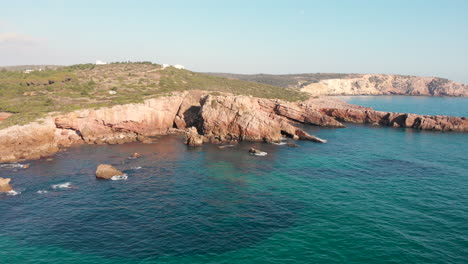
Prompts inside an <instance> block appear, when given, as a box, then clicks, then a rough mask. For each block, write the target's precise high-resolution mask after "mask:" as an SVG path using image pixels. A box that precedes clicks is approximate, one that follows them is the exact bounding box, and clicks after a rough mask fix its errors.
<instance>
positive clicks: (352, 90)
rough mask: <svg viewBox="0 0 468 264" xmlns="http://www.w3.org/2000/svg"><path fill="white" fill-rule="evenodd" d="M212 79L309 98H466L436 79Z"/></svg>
mask: <svg viewBox="0 0 468 264" xmlns="http://www.w3.org/2000/svg"><path fill="white" fill-rule="evenodd" d="M209 74H211V75H215V76H221V77H227V78H231V79H240V80H245V81H251V82H258V83H263V84H269V85H274V86H280V87H285V88H292V89H298V90H301V91H303V92H306V93H309V94H311V95H314V96H317V95H426V96H468V85H467V84H463V83H459V82H454V81H450V80H447V79H444V78H438V77H418V76H406V75H387V74H340V73H304V74H280V75H273V74H230V73H209Z"/></svg>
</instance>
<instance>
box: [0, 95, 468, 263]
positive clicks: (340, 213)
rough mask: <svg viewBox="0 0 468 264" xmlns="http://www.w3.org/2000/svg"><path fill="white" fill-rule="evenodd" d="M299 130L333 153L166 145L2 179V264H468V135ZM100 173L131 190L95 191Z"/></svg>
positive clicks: (110, 150) (95, 152) (308, 147)
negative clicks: (7, 182) (101, 169)
mask: <svg viewBox="0 0 468 264" xmlns="http://www.w3.org/2000/svg"><path fill="white" fill-rule="evenodd" d="M465 102H466V101H465ZM387 107H389V106H387ZM385 110H389V111H391V110H393V109H385ZM307 129H308V131H309V132H311V133H313V134H316V135H318V136H320V137H323V138H326V139H328V140H329V142H328V143H327V144H317V143H312V142H303V141H300V142H297V143H298V144H299V145H300V146H301V148H288V147H287V146H284V145H283V146H277V145H272V144H262V143H243V144H240V145H238V146H236V147H233V148H225V149H218V148H217V147H216V146H212V145H205V146H203V147H201V148H187V147H186V146H185V145H183V144H182V140H181V139H180V138H178V137H174V136H167V137H161V138H160V140H158V141H157V142H156V143H154V144H146V145H145V144H137V143H132V144H126V145H113V146H81V147H77V148H70V149H69V151H67V152H61V153H59V154H57V155H56V157H55V159H54V160H53V161H45V160H39V161H31V162H30V164H31V167H30V168H29V169H25V170H16V171H15V170H12V169H6V168H3V169H0V177H10V178H12V184H13V185H14V187H15V189H16V190H17V191H19V192H21V193H20V194H19V195H16V196H6V195H3V196H0V223H1V225H0V263H104V264H106V263H109V264H110V263H460V264H461V263H467V260H468V165H467V164H468V155H467V149H468V138H467V135H466V134H463V133H439V132H423V131H416V130H410V129H398V128H388V127H370V126H359V125H350V126H348V128H344V129H323V128H316V127H309V128H307ZM251 146H254V147H256V148H259V149H262V150H264V151H267V152H268V155H267V156H265V157H257V156H251V155H249V154H248V153H247V150H248V149H249V148H250V147H251ZM133 152H140V153H142V154H143V157H142V158H140V159H134V160H128V159H126V157H128V156H129V155H131V153H133ZM99 163H110V164H114V165H115V166H117V167H118V168H120V169H122V170H124V172H126V173H127V174H128V180H126V181H99V180H96V179H95V177H94V170H95V168H96V166H97V165H98V164H99ZM138 167H141V168H138ZM67 182H69V183H70V186H69V187H70V188H56V189H54V188H53V187H52V186H53V185H57V184H63V183H67ZM62 186H63V187H66V185H62ZM38 191H47V193H37V192H38Z"/></svg>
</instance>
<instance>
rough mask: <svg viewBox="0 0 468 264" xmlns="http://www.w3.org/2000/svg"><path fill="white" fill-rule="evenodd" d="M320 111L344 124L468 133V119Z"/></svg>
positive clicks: (360, 111) (348, 110)
mask: <svg viewBox="0 0 468 264" xmlns="http://www.w3.org/2000/svg"><path fill="white" fill-rule="evenodd" d="M320 111H321V112H322V113H324V114H326V115H328V116H331V117H334V118H336V119H338V120H340V121H342V122H349V123H358V124H371V125H382V126H392V127H402V128H415V129H421V130H436V131H459V132H466V131H468V119H466V118H464V117H454V116H427V115H416V114H402V113H392V112H382V111H374V110H364V109H340V108H323V109H320Z"/></svg>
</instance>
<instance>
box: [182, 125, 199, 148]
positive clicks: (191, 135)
mask: <svg viewBox="0 0 468 264" xmlns="http://www.w3.org/2000/svg"><path fill="white" fill-rule="evenodd" d="M185 144H186V145H188V146H193V147H198V146H201V145H203V136H201V135H200V134H198V131H197V129H196V128H195V127H190V128H188V129H187V131H186V132H185Z"/></svg>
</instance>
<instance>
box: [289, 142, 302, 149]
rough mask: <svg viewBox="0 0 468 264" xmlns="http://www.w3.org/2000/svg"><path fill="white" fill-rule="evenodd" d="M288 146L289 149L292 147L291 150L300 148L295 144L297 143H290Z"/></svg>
mask: <svg viewBox="0 0 468 264" xmlns="http://www.w3.org/2000/svg"><path fill="white" fill-rule="evenodd" d="M286 145H287V146H288V147H290V148H300V146H299V145H297V144H295V143H288V144H286Z"/></svg>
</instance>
